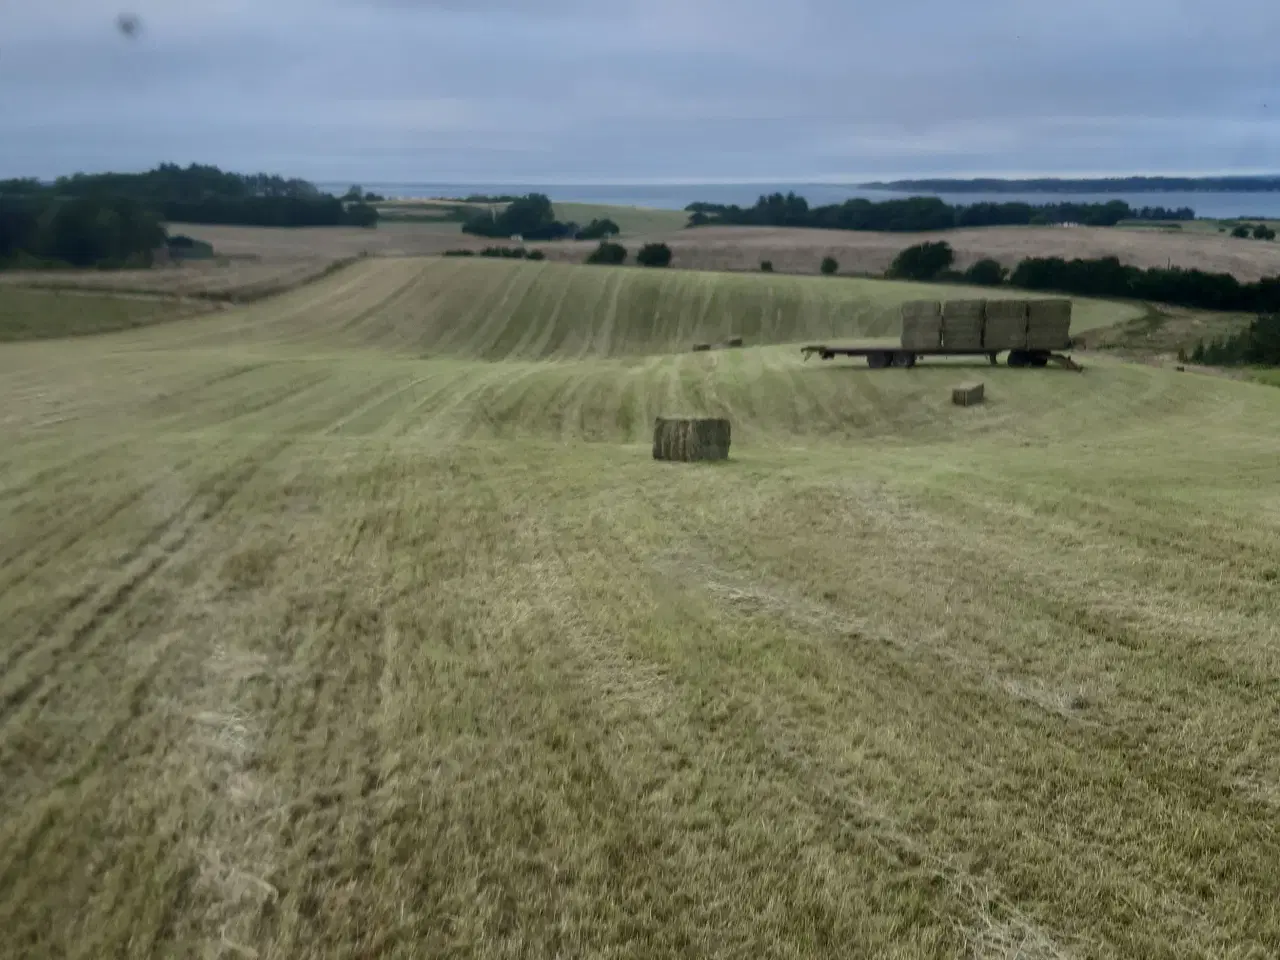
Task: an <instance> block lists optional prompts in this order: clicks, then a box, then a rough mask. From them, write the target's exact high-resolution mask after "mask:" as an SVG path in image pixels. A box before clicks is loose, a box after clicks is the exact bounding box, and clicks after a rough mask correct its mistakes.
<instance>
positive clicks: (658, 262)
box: [636, 243, 671, 267]
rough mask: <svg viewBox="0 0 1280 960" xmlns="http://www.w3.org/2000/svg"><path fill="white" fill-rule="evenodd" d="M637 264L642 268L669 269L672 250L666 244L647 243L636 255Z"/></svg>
mask: <svg viewBox="0 0 1280 960" xmlns="http://www.w3.org/2000/svg"><path fill="white" fill-rule="evenodd" d="M636 263H638V264H640V266H642V267H669V266H671V248H670V247H669V246H667V245H666V244H665V243H646V244H645V245H644V246H643V247H641V248H640V252H639V253H637V254H636Z"/></svg>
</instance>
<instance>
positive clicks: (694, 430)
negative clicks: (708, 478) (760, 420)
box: [653, 417, 731, 463]
mask: <svg viewBox="0 0 1280 960" xmlns="http://www.w3.org/2000/svg"><path fill="white" fill-rule="evenodd" d="M730 438H731V430H730V427H729V421H728V420H723V419H716V418H693V417H658V418H657V420H655V421H654V425H653V459H655V460H672V461H678V462H681V463H692V462H694V461H696V460H727V459H728V458H729V441H730Z"/></svg>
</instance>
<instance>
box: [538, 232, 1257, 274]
mask: <svg viewBox="0 0 1280 960" xmlns="http://www.w3.org/2000/svg"><path fill="white" fill-rule="evenodd" d="M647 239H662V240H665V241H666V242H667V243H668V244H670V246H671V248H672V249H673V250H674V252H675V265H677V266H680V267H685V268H687V269H691V270H755V269H758V268H759V266H760V263H761V261H763V260H772V261H773V264H774V269H775V270H777V271H781V272H784V273H799V274H816V273H818V268H819V266H820V265H821V263H822V259H823V258H824V257H827V256H831V257H835V258H836V260H837V261H838V262H839V263H840V268H841V270H842V271H843V272H847V273H854V274H864V275H868V274H873V275H881V274H883V273H884V271H885V270H886V269H888V267H889V265H890V264H891V263H892V262H893V258H894V257H895V256H897V254H898V253H899V252H900V251H901V250H902V249H903V248H905V247H908V246H911V245H912V244H917V243H926V242H933V241H938V240H945V241H947V242H948V243H949V244H951V246H952V247H953V248H954V249H955V251H956V263H957V265H958V267H959V268H960V269H963V268H965V267H967V266H969V265H970V264H972V263H974V262H975V261H977V260H980V259H982V258H984V257H992V258H994V259H996V260H999V261H1000V262H1001V263H1003V264H1005V265H1006V266H1008V267H1013V266H1016V265H1017V263H1018V261H1019V260H1021V259H1023V258H1024V257H1032V256H1035V257H1064V258H1067V259H1071V258H1073V257H1084V258H1089V257H1105V256H1115V257H1119V258H1120V260H1121V261H1122V262H1124V263H1130V264H1133V265H1135V266H1140V267H1165V266H1169V265H1170V264H1173V265H1175V266H1182V267H1196V268H1198V269H1201V270H1209V271H1221V272H1224V273H1231V274H1234V275H1235V276H1237V277H1239V278H1240V279H1242V280H1257V279H1259V278H1260V277H1263V276H1275V275H1280V242H1264V241H1258V240H1240V239H1236V238H1234V237H1230V236H1225V235H1221V234H1217V233H1207V232H1204V233H1197V232H1190V233H1187V234H1185V235H1184V234H1179V233H1177V232H1166V231H1155V230H1129V229H1123V228H1100V227H1099V228H1094V227H980V228H973V229H967V230H948V231H942V232H936V233H875V232H860V231H846V230H810V229H786V228H773V227H698V228H696V229H692V230H680V231H677V232H673V233H669V234H666V235H664V236H661V237H657V238H647ZM590 246H594V244H592V245H590ZM588 252H589V246H588V245H586V244H577V245H574V244H567V245H556V246H555V247H554V248H549V249H548V255H549V256H552V257H554V258H557V259H563V260H580V259H582V258H584V257H585V256H586V255H587V253H588ZM633 252H634V251H633Z"/></svg>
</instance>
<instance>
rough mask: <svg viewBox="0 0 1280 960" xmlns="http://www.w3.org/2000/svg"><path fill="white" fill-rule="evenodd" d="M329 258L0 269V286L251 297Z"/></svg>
mask: <svg viewBox="0 0 1280 960" xmlns="http://www.w3.org/2000/svg"><path fill="white" fill-rule="evenodd" d="M338 265H339V264H338V261H336V260H335V259H333V258H332V257H324V256H319V257H316V256H312V257H302V258H298V259H290V258H277V259H272V260H269V261H259V260H231V261H225V262H217V261H212V260H209V261H198V262H192V263H189V264H184V265H182V266H169V267H156V268H153V269H150V270H38V271H25V270H24V271H16V270H15V271H8V272H0V285H9V286H12V287H26V288H32V289H45V290H68V291H81V292H87V291H97V292H103V293H115V294H141V295H143V296H149V297H157V296H159V297H180V298H187V299H200V300H213V301H237V300H239V301H251V300H258V299H261V298H263V297H266V296H272V295H275V294H279V293H284V292H285V291H288V290H292V289H294V288H296V287H299V286H302V285H304V284H307V283H310V282H312V281H314V280H316V279H318V278H319V277H322V276H324V275H325V274H326V273H328V272H330V271H331V270H333V269H336V267H337V266H338Z"/></svg>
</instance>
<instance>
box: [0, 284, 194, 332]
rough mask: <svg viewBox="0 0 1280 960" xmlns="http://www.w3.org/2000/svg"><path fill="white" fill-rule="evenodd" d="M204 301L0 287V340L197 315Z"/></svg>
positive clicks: (105, 329)
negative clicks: (5, 288)
mask: <svg viewBox="0 0 1280 960" xmlns="http://www.w3.org/2000/svg"><path fill="white" fill-rule="evenodd" d="M209 309H210V307H209V304H208V303H206V302H203V301H199V300H196V301H190V300H186V301H184V300H175V299H172V298H168V297H165V298H160V297H140V296H133V297H121V296H103V295H100V294H94V293H81V292H78V291H71V290H67V291H59V290H26V289H7V290H4V289H0V341H14V340H42V339H50V338H57V337H74V336H83V335H86V334H94V333H108V332H111V331H115V330H128V329H131V328H133V327H145V326H150V325H151V324H154V323H163V322H165V321H169V320H178V319H182V318H184V317H191V316H196V315H198V314H201V313H204V312H206V311H208V310H209Z"/></svg>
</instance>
